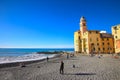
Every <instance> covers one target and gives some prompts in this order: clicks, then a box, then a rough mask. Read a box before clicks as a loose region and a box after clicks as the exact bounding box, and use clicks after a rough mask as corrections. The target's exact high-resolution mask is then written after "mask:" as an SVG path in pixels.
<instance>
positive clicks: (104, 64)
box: [0, 55, 120, 80]
mask: <svg viewBox="0 0 120 80" xmlns="http://www.w3.org/2000/svg"><path fill="white" fill-rule="evenodd" d="M61 60H63V62H64V74H63V75H62V74H60V73H59V67H60V61H61ZM73 64H74V65H75V68H73ZM0 80H120V59H115V58H112V57H111V56H106V55H103V57H101V58H98V56H94V57H90V56H85V55H79V56H77V57H72V58H69V59H66V56H63V57H60V58H54V59H50V61H48V62H47V61H42V62H38V63H32V64H29V65H26V67H23V68H21V67H20V66H17V67H10V68H1V69H0Z"/></svg>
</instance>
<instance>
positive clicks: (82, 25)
mask: <svg viewBox="0 0 120 80" xmlns="http://www.w3.org/2000/svg"><path fill="white" fill-rule="evenodd" d="M80 31H81V34H82V35H83V33H84V32H86V31H87V26H86V19H85V17H83V16H82V17H81V18H80Z"/></svg>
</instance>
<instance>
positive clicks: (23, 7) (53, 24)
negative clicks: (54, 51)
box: [0, 0, 120, 48]
mask: <svg viewBox="0 0 120 80" xmlns="http://www.w3.org/2000/svg"><path fill="white" fill-rule="evenodd" d="M119 4H120V1H119V0H0V37H1V38H0V47H1V48H73V47H74V42H73V40H74V32H75V31H77V30H79V20H80V17H81V16H85V18H86V20H87V27H88V29H89V30H106V31H107V32H108V33H111V26H114V25H117V24H119V23H120V5H119Z"/></svg>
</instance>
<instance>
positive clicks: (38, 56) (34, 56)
mask: <svg viewBox="0 0 120 80" xmlns="http://www.w3.org/2000/svg"><path fill="white" fill-rule="evenodd" d="M55 55H56V54H37V53H32V54H27V55H23V56H12V57H11V56H9V57H8V56H7V57H0V64H3V63H14V62H24V61H35V60H42V59H45V58H46V57H49V58H52V57H54V56H55Z"/></svg>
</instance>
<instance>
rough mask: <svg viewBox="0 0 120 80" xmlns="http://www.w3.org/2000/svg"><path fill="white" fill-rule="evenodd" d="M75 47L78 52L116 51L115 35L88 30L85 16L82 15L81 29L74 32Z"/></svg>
mask: <svg viewBox="0 0 120 80" xmlns="http://www.w3.org/2000/svg"><path fill="white" fill-rule="evenodd" d="M74 49H75V52H76V53H85V54H92V53H95V54H99V53H114V50H115V49H114V37H113V35H112V34H108V33H106V32H101V31H98V30H88V29H87V21H86V19H85V17H81V19H80V30H78V31H76V32H74Z"/></svg>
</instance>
